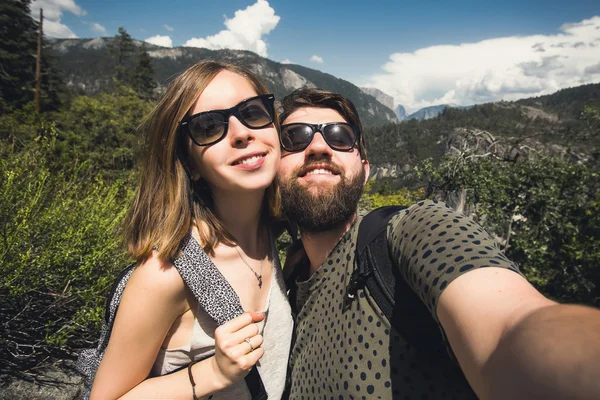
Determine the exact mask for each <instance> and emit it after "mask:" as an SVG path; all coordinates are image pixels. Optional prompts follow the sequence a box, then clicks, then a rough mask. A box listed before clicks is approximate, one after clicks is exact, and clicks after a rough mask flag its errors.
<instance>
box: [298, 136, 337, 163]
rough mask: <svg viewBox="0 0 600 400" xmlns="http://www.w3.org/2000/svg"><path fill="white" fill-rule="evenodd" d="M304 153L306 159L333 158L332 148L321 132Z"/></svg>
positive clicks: (314, 137)
mask: <svg viewBox="0 0 600 400" xmlns="http://www.w3.org/2000/svg"><path fill="white" fill-rule="evenodd" d="M304 152H305V155H306V158H314V159H320V158H331V156H332V155H333V153H332V150H331V147H329V145H328V144H327V142H326V141H325V138H324V137H323V134H322V133H321V132H315V135H314V136H313V139H312V141H311V142H310V144H309V145H308V147H307V148H306V150H304Z"/></svg>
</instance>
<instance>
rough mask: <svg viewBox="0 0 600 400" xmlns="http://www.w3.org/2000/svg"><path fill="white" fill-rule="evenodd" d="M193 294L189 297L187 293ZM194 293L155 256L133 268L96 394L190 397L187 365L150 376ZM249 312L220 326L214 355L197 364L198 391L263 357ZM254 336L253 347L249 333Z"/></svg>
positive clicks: (232, 378) (216, 386)
mask: <svg viewBox="0 0 600 400" xmlns="http://www.w3.org/2000/svg"><path fill="white" fill-rule="evenodd" d="M186 296H188V297H186ZM190 297H191V299H193V295H191V293H190V292H189V290H188V289H187V287H186V285H185V283H184V282H183V280H182V279H181V276H180V275H179V272H178V271H177V270H176V269H175V268H174V267H173V266H172V265H171V264H170V263H165V262H161V261H160V260H158V259H156V258H155V257H153V258H151V259H149V260H148V261H147V262H145V263H144V264H142V265H140V266H139V267H138V268H136V270H135V271H134V272H133V274H132V276H131V278H130V280H129V282H128V283H127V287H126V288H125V291H124V293H123V298H122V300H121V303H120V305H119V309H118V312H117V316H116V318H115V323H114V326H113V330H112V333H111V338H110V341H109V343H108V347H107V350H106V353H105V355H104V358H103V360H102V362H101V364H100V367H99V368H98V372H97V374H96V378H95V380H94V385H93V387H92V393H91V397H90V398H91V399H92V400H93V399H115V398H120V397H124V398H165V397H168V398H188V399H189V398H191V397H192V388H191V384H190V382H189V377H188V375H187V370H183V371H179V372H177V373H173V374H169V375H165V376H161V377H156V378H151V379H146V378H147V377H148V375H149V373H150V370H151V368H152V365H153V364H154V362H155V360H156V357H157V354H158V351H159V349H160V347H161V345H162V343H163V341H164V339H165V337H166V335H167V333H168V332H169V329H170V328H171V325H172V324H173V322H174V321H175V319H176V318H177V317H178V316H180V315H181V314H183V313H184V312H185V311H186V310H188V309H189V308H190V301H189V300H188V299H189V298H190ZM263 318H264V316H263V315H262V314H259V313H252V314H251V313H245V314H243V315H241V316H239V317H237V318H235V319H233V320H231V321H229V322H228V323H226V324H224V325H222V326H221V327H219V328H217V330H216V331H215V342H216V349H215V357H211V358H209V359H207V360H204V361H202V362H199V363H197V364H195V365H194V366H193V367H192V374H193V376H194V380H195V382H196V383H197V386H196V396H205V395H208V394H210V393H213V392H216V391H218V390H221V389H223V388H225V387H227V386H229V385H231V384H232V383H234V382H236V381H238V380H240V379H242V378H243V377H244V376H245V375H246V374H247V373H248V372H249V371H250V369H251V368H252V366H253V365H254V364H256V361H258V359H260V357H262V354H263V349H262V348H260V347H259V346H260V345H261V344H262V336H260V335H258V328H257V327H256V325H255V324H254V322H258V321H260V320H262V319H263ZM247 337H249V338H251V344H252V347H253V348H254V349H256V350H254V351H251V348H250V346H249V344H248V343H246V342H245V341H244V339H245V338H247Z"/></svg>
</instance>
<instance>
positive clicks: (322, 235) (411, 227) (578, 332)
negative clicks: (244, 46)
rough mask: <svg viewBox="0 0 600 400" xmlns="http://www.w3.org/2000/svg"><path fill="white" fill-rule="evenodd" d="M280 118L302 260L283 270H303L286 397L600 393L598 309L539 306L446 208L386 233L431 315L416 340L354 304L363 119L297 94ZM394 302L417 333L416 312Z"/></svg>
mask: <svg viewBox="0 0 600 400" xmlns="http://www.w3.org/2000/svg"><path fill="white" fill-rule="evenodd" d="M281 121H282V122H281V123H282V130H281V142H282V148H283V153H282V160H281V166H280V169H279V174H278V182H279V184H280V187H281V193H282V205H283V211H284V213H285V214H286V215H287V216H288V217H289V219H290V220H292V221H294V222H296V224H297V225H298V227H299V229H300V233H301V239H302V243H303V246H304V249H305V251H306V253H305V257H304V258H303V259H302V260H299V259H298V257H294V256H293V255H292V256H290V258H289V260H288V261H289V262H288V263H287V264H288V265H290V264H295V265H291V267H293V268H294V271H295V272H296V273H297V275H298V277H297V278H296V279H295V281H296V287H295V288H292V293H293V296H292V299H291V301H292V302H293V307H295V309H296V311H297V320H296V339H295V344H294V347H293V350H292V353H291V359H290V371H291V376H290V379H291V390H290V398H292V399H302V398H306V399H313V398H327V399H329V398H335V399H338V398H340V399H342V398H344V399H351V398H355V399H360V398H368V399H371V398H382V399H390V398H398V399H404V398H406V399H412V398H414V399H425V398H429V399H438V398H439V399H453V398H457V399H458V398H460V399H462V398H475V394H476V395H477V396H479V397H480V398H484V399H488V398H497V399H517V398H523V399H533V398H540V399H541V398H544V399H548V398H600V361H599V360H600V312H599V311H597V310H594V309H591V308H587V307H581V306H567V305H559V304H557V303H555V302H553V301H551V300H549V299H547V298H545V297H544V296H543V295H541V294H540V293H539V292H538V291H537V290H536V289H534V288H533V287H532V286H531V285H530V284H529V283H528V282H527V281H526V280H525V279H524V278H523V276H522V275H521V274H520V272H519V271H518V269H517V267H516V266H515V265H514V264H513V263H512V262H510V261H509V260H508V259H507V258H506V257H505V256H504V255H503V254H502V253H501V252H500V250H499V248H498V246H497V245H496V244H495V242H494V241H493V240H492V239H491V238H490V237H489V235H487V234H486V233H485V231H484V230H483V229H481V227H479V226H478V225H477V224H476V223H474V222H472V221H471V220H469V219H468V218H466V217H464V216H461V215H458V214H456V213H454V212H453V211H452V210H450V209H448V208H446V207H445V206H444V205H443V204H441V203H437V202H432V201H426V202H421V203H419V204H416V205H413V206H412V207H409V208H408V209H406V210H403V211H400V212H398V213H397V214H396V215H394V216H393V217H392V219H391V220H390V222H389V224H388V228H387V242H388V249H389V254H390V256H391V258H392V262H393V264H394V267H395V268H397V271H398V273H399V276H401V277H402V278H401V279H403V280H404V282H405V283H406V285H407V286H406V287H407V290H411V291H413V292H414V294H416V295H417V296H418V298H417V297H415V298H417V301H420V302H421V303H422V304H420V305H419V304H415V306H419V307H422V306H423V305H424V306H426V309H425V308H424V307H422V308H423V309H424V310H425V311H426V313H428V314H429V315H430V317H431V318H430V320H431V322H432V325H431V326H432V328H431V329H429V331H428V332H425V333H426V334H425V335H424V336H427V338H417V339H418V340H417V341H418V342H419V343H420V344H421V345H419V346H417V345H415V341H414V338H413V339H410V340H409V339H407V337H406V335H401V334H399V333H398V331H397V329H395V328H392V326H391V324H390V322H389V321H388V320H387V318H386V317H384V316H383V314H382V312H381V310H380V309H379V307H378V306H377V304H376V303H375V302H374V301H373V299H372V298H371V296H370V293H369V292H368V291H367V290H365V289H364V288H359V290H358V292H357V293H356V296H355V297H354V299H351V300H350V301H349V300H348V297H347V292H346V290H347V286H348V284H349V281H350V276H351V274H352V271H353V270H354V256H355V249H356V238H357V233H358V226H359V223H358V222H360V218H359V217H357V214H356V211H357V205H358V200H359V197H360V195H361V192H362V189H363V186H364V184H365V183H366V180H367V178H368V175H369V162H368V161H367V155H366V149H365V146H364V140H363V138H362V136H361V124H360V121H359V118H358V114H357V112H356V109H355V108H354V106H353V105H352V103H351V102H350V101H349V100H348V99H346V98H344V97H343V96H341V95H339V94H335V93H331V92H326V91H322V90H317V89H300V90H297V91H296V92H294V93H292V94H291V95H289V96H288V97H286V98H285V99H284V100H283V113H282V116H281ZM290 260H291V261H290ZM286 268H287V267H286ZM396 307H397V308H398V309H400V308H402V307H404V310H405V311H406V312H404V311H403V312H404V314H403V315H404V316H405V318H406V321H405V322H406V325H407V326H410V324H411V323H412V322H413V321H411V320H410V317H409V316H410V310H411V308H410V307H412V305H408V307H407V305H406V304H402V305H399V304H397V303H396ZM427 310H428V311H427ZM407 316H408V317H407ZM401 317H402V316H401ZM394 326H397V325H394ZM438 328H439V329H438ZM429 336H430V337H431V339H430V338H429ZM408 337H409V338H410V335H408ZM436 338H437V339H436ZM421 339H423V340H421ZM425 339H426V340H425ZM422 343H425V344H426V345H425V346H422ZM440 343H441V344H442V346H439V344H440ZM446 350H448V351H446ZM459 366H460V367H459ZM465 377H466V380H465Z"/></svg>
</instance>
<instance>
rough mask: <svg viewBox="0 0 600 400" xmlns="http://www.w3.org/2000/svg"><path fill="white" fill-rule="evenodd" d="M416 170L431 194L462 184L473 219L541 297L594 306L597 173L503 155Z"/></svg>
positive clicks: (599, 276) (599, 298) (599, 292)
mask: <svg viewBox="0 0 600 400" xmlns="http://www.w3.org/2000/svg"><path fill="white" fill-rule="evenodd" d="M420 172H421V174H422V176H423V177H424V178H426V179H427V180H428V181H429V185H430V189H432V191H433V192H437V193H439V192H442V193H449V192H454V191H459V190H463V189H466V193H467V197H468V203H469V205H470V207H471V209H472V210H474V213H475V218H476V219H478V220H479V221H480V222H481V223H482V224H484V226H485V227H486V228H487V229H488V230H489V231H491V232H493V233H495V234H497V235H498V240H499V242H501V245H502V247H503V248H504V250H505V252H506V254H507V256H508V257H509V258H510V259H512V260H513V261H516V262H517V263H518V264H519V265H520V267H521V270H522V271H523V273H524V274H525V276H526V277H527V278H528V280H529V281H530V282H531V283H532V284H533V285H534V286H536V287H537V288H538V289H539V290H540V291H541V292H543V293H544V294H545V295H547V296H549V297H551V298H554V299H556V300H560V301H568V302H576V303H585V304H589V305H594V306H600V241H598V238H600V174H599V173H598V171H597V170H596V168H595V167H593V165H586V164H583V163H580V164H576V163H573V162H570V161H567V160H562V159H558V158H550V157H537V158H533V157H532V158H529V159H524V160H520V161H506V160H499V159H495V158H491V157H482V158H481V157H479V158H478V157H473V156H472V155H471V154H468V153H465V154H463V155H461V156H456V157H447V158H445V159H444V160H443V161H442V162H441V163H440V165H439V166H437V167H434V166H433V164H432V163H431V162H426V163H424V166H423V167H422V168H421V171H420Z"/></svg>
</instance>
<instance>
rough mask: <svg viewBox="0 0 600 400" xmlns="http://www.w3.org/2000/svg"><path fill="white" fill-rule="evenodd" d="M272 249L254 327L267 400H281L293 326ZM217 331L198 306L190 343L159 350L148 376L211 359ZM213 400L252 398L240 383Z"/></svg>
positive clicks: (197, 381)
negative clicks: (259, 337) (267, 283)
mask: <svg viewBox="0 0 600 400" xmlns="http://www.w3.org/2000/svg"><path fill="white" fill-rule="evenodd" d="M272 249H273V266H272V268H273V271H272V272H273V274H272V278H271V287H270V288H269V294H268V296H267V304H266V307H265V310H263V311H264V313H265V319H264V320H262V321H261V322H259V323H257V325H258V327H259V332H260V333H261V334H262V335H263V339H264V341H263V344H262V347H263V349H264V350H265V353H264V355H263V356H262V358H261V359H260V360H259V361H258V363H257V368H258V372H259V373H260V376H261V378H262V381H263V384H264V385H265V389H266V391H267V394H268V396H269V400H272V399H280V398H281V395H282V394H283V390H284V387H285V377H286V373H287V365H288V356H289V352H290V343H291V339H292V330H293V324H294V323H293V319H292V313H291V309H290V305H289V303H288V299H287V295H286V288H285V283H284V280H283V275H282V273H281V265H280V263H279V257H278V255H277V249H276V246H275V243H273V245H272ZM216 328H217V324H216V322H215V321H214V320H213V319H212V318H211V317H210V316H209V315H208V314H207V313H206V312H205V311H204V309H202V307H201V306H198V308H197V309H196V318H195V320H194V328H193V330H192V337H191V341H190V343H189V344H188V345H186V346H182V347H178V348H175V349H160V351H159V352H158V356H157V358H156V361H155V362H154V366H153V367H152V372H151V376H159V375H166V374H168V373H171V372H173V371H176V370H179V369H181V368H184V367H187V366H188V364H189V363H190V362H193V361H199V360H203V359H205V358H207V357H210V356H213V355H214V354H215V338H214V332H215V329H216ZM196 384H197V385H202V381H201V380H199V379H197V380H196ZM190 391H191V388H190ZM212 399H214V400H218V399H236V400H237V399H240V400H242V399H251V397H250V392H249V391H248V388H247V386H246V383H245V381H244V380H243V379H242V380H241V381H239V382H237V383H235V384H234V385H232V386H230V387H228V388H226V389H224V390H222V391H220V392H217V393H215V394H214V395H213V397H212Z"/></svg>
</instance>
